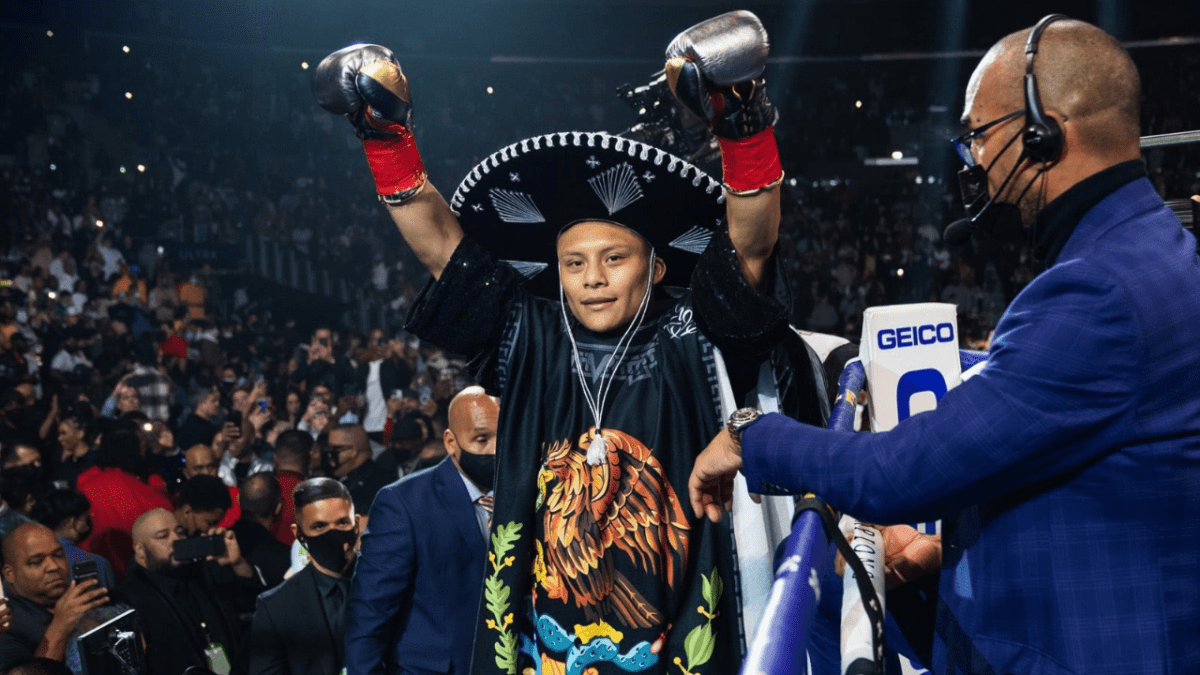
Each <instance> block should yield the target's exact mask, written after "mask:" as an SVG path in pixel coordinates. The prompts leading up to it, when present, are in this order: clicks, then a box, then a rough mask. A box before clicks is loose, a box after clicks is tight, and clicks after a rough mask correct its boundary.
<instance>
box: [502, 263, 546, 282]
mask: <svg viewBox="0 0 1200 675" xmlns="http://www.w3.org/2000/svg"><path fill="white" fill-rule="evenodd" d="M500 262H503V263H508V264H509V265H511V266H512V268H513V269H515V270H516V271H517V273H518V274H520V275H521V276H523V277H525V278H526V279H532V278H534V277H536V276H537V275H538V273H540V272H541V271H542V270H544V269H546V268H547V267H549V266H550V263H542V262H531V261H529V260H501V261H500Z"/></svg>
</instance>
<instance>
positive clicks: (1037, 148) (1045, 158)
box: [942, 14, 1067, 246]
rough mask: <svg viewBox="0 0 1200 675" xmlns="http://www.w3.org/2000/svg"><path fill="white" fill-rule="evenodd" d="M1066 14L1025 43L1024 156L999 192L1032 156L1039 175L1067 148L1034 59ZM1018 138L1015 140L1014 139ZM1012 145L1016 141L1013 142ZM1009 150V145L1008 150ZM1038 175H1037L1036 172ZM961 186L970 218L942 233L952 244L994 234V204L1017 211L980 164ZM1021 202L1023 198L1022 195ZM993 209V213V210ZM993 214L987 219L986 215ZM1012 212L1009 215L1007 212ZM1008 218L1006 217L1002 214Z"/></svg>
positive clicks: (1042, 24)
mask: <svg viewBox="0 0 1200 675" xmlns="http://www.w3.org/2000/svg"><path fill="white" fill-rule="evenodd" d="M1066 18H1067V17H1066V16H1063V15H1062V14H1050V15H1048V16H1045V17H1043V18H1042V20H1041V21H1038V22H1037V25H1035V26H1034V27H1033V28H1032V29H1031V30H1030V31H1029V39H1028V40H1027V42H1026V43H1025V78H1024V80H1023V81H1022V89H1023V93H1024V95H1025V126H1024V128H1023V129H1022V131H1021V135H1020V139H1021V156H1020V157H1018V158H1017V162H1016V164H1014V165H1013V170H1012V171H1010V172H1009V174H1008V177H1007V178H1005V179H1004V182H1003V183H1002V184H1001V185H1000V187H999V188H998V189H997V190H996V194H1000V193H1002V192H1003V191H1004V188H1005V187H1006V186H1007V185H1008V182H1009V181H1010V180H1012V179H1013V176H1014V175H1016V171H1017V169H1018V168H1020V166H1021V164H1022V163H1023V162H1024V161H1025V160H1027V159H1029V160H1033V161H1034V162H1036V163H1039V164H1041V165H1042V169H1041V171H1039V172H1038V175H1040V174H1041V173H1043V172H1045V170H1046V166H1047V165H1048V164H1053V163H1055V162H1057V161H1058V159H1059V158H1060V157H1061V156H1062V151H1063V141H1064V139H1063V133H1062V127H1060V126H1059V124H1058V121H1057V120H1055V119H1054V118H1053V117H1051V116H1050V115H1047V114H1046V110H1045V108H1044V107H1043V106H1042V98H1041V96H1040V95H1039V93H1038V85H1037V76H1036V75H1034V72H1033V62H1034V58H1035V57H1036V56H1037V52H1038V46H1039V44H1040V42H1041V38H1042V33H1043V32H1044V31H1045V30H1046V27H1047V26H1049V25H1050V24H1052V23H1054V22H1055V21H1061V20H1064V19H1066ZM1014 140H1015V139H1014ZM1009 143H1010V144H1011V143H1012V141H1009ZM1006 150H1008V146H1007V145H1006V146H1005V147H1004V150H1002V151H1001V152H1002V153H1003V152H1004V151H1006ZM1035 178H1036V175H1035ZM1032 185H1033V181H1032V180H1031V181H1030V183H1029V185H1027V186H1026V187H1025V190H1023V191H1022V192H1021V197H1024V196H1025V192H1027V191H1028V190H1029V188H1030V187H1032ZM959 187H960V189H961V190H962V194H963V203H964V205H965V206H966V208H967V213H968V214H970V217H969V218H963V219H961V220H956V221H954V222H952V223H950V224H949V225H947V226H946V229H945V230H944V231H943V232H942V238H943V239H944V240H945V242H946V244H947V245H949V246H960V245H962V244H965V243H967V242H968V241H969V240H970V239H971V235H973V234H975V232H976V230H977V229H980V234H981V235H984V236H986V235H987V234H990V232H991V230H992V225H993V224H994V223H995V220H996V217H997V213H996V212H995V210H993V208H992V207H993V206H995V205H996V204H997V203H1001V204H1004V205H1003V206H1001V207H1000V209H999V210H1000V211H1008V210H1012V211H1015V210H1016V205H1015V204H1006V203H1002V202H997V201H996V200H995V198H994V197H989V196H988V195H987V171H986V170H984V169H983V168H982V167H980V166H979V165H977V164H976V165H973V166H970V167H967V168H965V169H963V170H962V171H961V172H960V173H959ZM1021 197H1018V198H1017V201H1020V198H1021ZM981 199H986V202H985V203H984V204H983V205H982V207H980V208H979V210H978V211H976V210H975V209H976V206H977V205H978V204H979V202H980V200H981ZM989 211H991V213H989ZM985 215H987V216H990V217H988V218H985V217H984V216H985ZM1004 215H1009V214H1004ZM1000 217H1002V218H1003V217H1004V216H1000Z"/></svg>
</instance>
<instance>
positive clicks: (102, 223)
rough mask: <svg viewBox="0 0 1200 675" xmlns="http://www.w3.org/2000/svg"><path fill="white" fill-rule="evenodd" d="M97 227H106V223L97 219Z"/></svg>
mask: <svg viewBox="0 0 1200 675" xmlns="http://www.w3.org/2000/svg"><path fill="white" fill-rule="evenodd" d="M96 227H104V221H103V220H100V219H99V218H97V219H96Z"/></svg>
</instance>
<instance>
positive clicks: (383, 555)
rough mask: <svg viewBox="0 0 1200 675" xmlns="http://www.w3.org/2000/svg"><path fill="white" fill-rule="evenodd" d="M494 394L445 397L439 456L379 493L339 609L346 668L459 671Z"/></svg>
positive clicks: (492, 446) (480, 540)
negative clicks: (445, 414) (343, 615)
mask: <svg viewBox="0 0 1200 675" xmlns="http://www.w3.org/2000/svg"><path fill="white" fill-rule="evenodd" d="M498 417H499V407H498V406H497V403H496V399H495V398H493V397H491V396H488V395H487V394H486V393H484V391H483V389H482V388H480V387H468V388H466V389H464V390H463V391H461V392H460V393H459V394H458V395H457V396H455V397H454V399H453V400H452V401H451V402H450V409H449V426H448V428H447V429H446V432H445V435H444V437H443V438H444V441H445V444H446V451H447V453H448V454H449V457H448V458H447V459H446V460H443V461H442V462H441V463H440V464H438V465H437V466H434V467H431V468H429V469H425V470H424V471H418V472H416V473H414V474H411V475H409V476H406V477H404V478H402V479H401V480H399V481H397V482H395V483H392V484H391V485H388V486H387V487H385V488H383V489H382V490H380V491H379V494H378V495H377V496H376V497H375V503H374V504H373V505H372V506H371V517H370V519H369V520H368V524H367V529H366V531H365V532H364V533H363V537H362V553H361V555H360V557H359V562H358V568H357V570H356V571H355V573H354V581H353V584H352V587H351V591H350V604H349V606H348V608H347V611H348V613H347V616H346V671H347V673H348V674H349V675H376V674H382V673H387V674H389V675H392V674H405V673H466V672H467V669H468V667H469V666H470V659H471V645H472V641H473V640H474V630H475V619H476V617H477V616H478V609H479V598H480V595H481V593H482V589H483V576H484V557H485V555H486V540H487V527H488V514H489V513H490V510H491V503H492V499H491V489H492V488H491V485H492V478H493V474H494V472H495V455H496V422H497V419H498Z"/></svg>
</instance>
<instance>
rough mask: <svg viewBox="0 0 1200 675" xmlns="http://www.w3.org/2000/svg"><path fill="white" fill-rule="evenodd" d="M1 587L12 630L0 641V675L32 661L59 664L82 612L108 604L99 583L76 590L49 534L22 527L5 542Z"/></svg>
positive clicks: (41, 528)
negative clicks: (5, 592)
mask: <svg viewBox="0 0 1200 675" xmlns="http://www.w3.org/2000/svg"><path fill="white" fill-rule="evenodd" d="M3 553H4V567H3V574H4V581H5V584H6V585H7V587H8V591H9V596H8V602H9V603H10V607H11V608H12V627H11V628H9V629H8V630H7V631H5V632H4V633H3V634H2V635H0V670H7V669H8V668H9V667H11V666H13V665H15V664H16V663H18V662H20V661H22V660H24V659H27V658H29V657H32V656H38V657H45V658H49V659H52V660H54V661H62V660H63V659H64V658H65V657H66V649H67V637H68V636H69V635H70V633H71V631H72V630H74V629H75V624H76V622H78V621H79V619H80V618H81V617H82V616H83V614H84V613H85V612H87V611H88V610H89V609H92V608H94V607H99V606H100V605H102V604H104V603H105V602H107V601H108V591H107V590H106V589H105V588H104V587H103V586H101V585H100V582H99V581H98V580H94V579H91V580H88V581H85V582H83V583H81V584H76V583H75V582H73V581H72V580H71V574H70V567H69V564H68V562H67V556H66V553H65V552H64V551H63V547H62V544H60V543H59V541H58V539H57V538H56V537H55V536H54V533H53V532H52V531H50V528H48V527H46V526H44V525H39V524H37V523H25V524H23V525H20V526H18V527H17V528H16V529H14V530H13V531H12V532H9V533H8V534H7V535H5V537H4V542H3Z"/></svg>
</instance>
